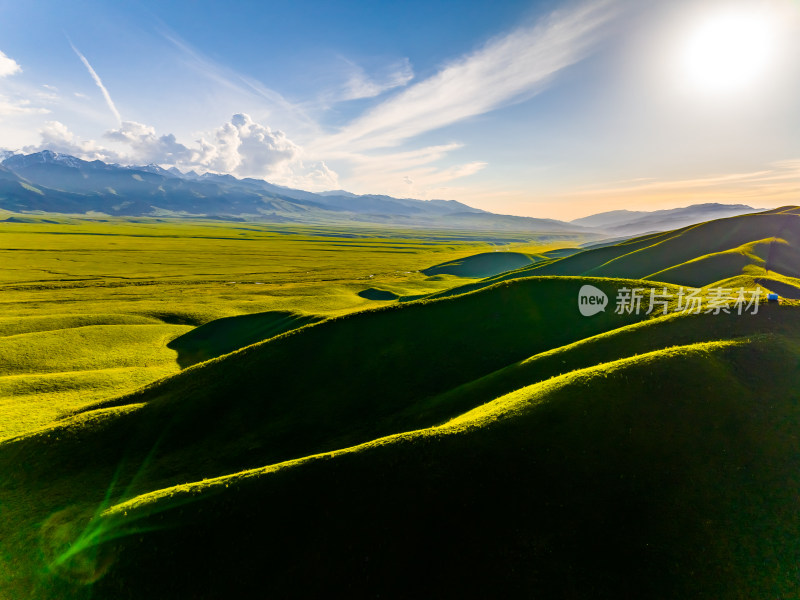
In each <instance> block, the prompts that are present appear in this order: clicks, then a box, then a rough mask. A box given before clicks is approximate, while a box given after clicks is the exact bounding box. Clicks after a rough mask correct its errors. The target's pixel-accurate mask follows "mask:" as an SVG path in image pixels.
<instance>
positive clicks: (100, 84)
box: [69, 42, 122, 125]
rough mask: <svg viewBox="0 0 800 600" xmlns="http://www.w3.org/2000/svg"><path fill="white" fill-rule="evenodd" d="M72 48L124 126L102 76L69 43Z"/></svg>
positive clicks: (110, 108) (118, 120) (118, 121)
mask: <svg viewBox="0 0 800 600" xmlns="http://www.w3.org/2000/svg"><path fill="white" fill-rule="evenodd" d="M69 45H70V47H71V48H72V50H73V52H75V54H77V55H78V58H79V59H81V62H82V63H83V65H84V66H85V67H86V70H87V71H89V75H91V77H92V79H93V80H94V83H95V85H96V86H97V87H98V88H100V91H101V92H102V94H103V98H105V100H106V104H107V105H108V109H109V110H110V111H111V112H112V113H113V115H114V117H115V118H116V119H117V123H119V124H120V125H121V124H122V117H121V116H120V114H119V111H118V110H117V107H116V105H115V104H114V101H113V100H112V99H111V94H109V93H108V89H106V86H105V85H103V80H102V79H100V76H99V75H98V74H97V72H96V71H95V70H94V69H93V68H92V65H91V64H89V61H88V60H86V57H85V56H84V55H83V54H81V53H80V51H79V50H78V49H77V48H76V47H75V46H74V45H73V43H72V42H70V43H69Z"/></svg>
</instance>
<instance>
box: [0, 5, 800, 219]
mask: <svg viewBox="0 0 800 600" xmlns="http://www.w3.org/2000/svg"><path fill="white" fill-rule="evenodd" d="M0 53H1V54H0V148H7V149H10V150H16V151H23V152H31V151H36V150H38V149H42V148H50V149H54V150H57V151H61V152H68V153H71V154H75V155H78V156H82V157H84V158H90V159H92V158H100V159H103V160H106V161H110V162H120V163H125V164H141V163H149V162H153V163H157V164H162V165H165V166H168V165H175V166H178V167H179V168H181V169H183V170H188V169H196V170H199V171H206V170H210V171H215V172H226V173H232V174H234V175H237V176H240V177H243V176H254V177H261V178H265V179H268V180H270V181H273V182H275V183H279V184H282V185H289V186H292V187H299V188H303V189H310V190H323V189H347V190H350V191H353V192H356V193H383V194H391V195H394V196H403V197H417V198H424V199H432V198H447V199H457V200H461V201H463V202H466V203H468V204H470V205H473V206H477V207H480V208H484V209H487V210H492V211H495V212H500V213H508V214H521V215H529V216H542V217H554V218H575V217H578V216H583V215H586V214H590V213H594V212H600V211H603V210H611V209H618V208H629V209H645V210H652V209H659V208H667V207H673V206H683V205H687V204H692V203H696V202H727V203H739V202H741V203H748V204H751V205H753V206H764V207H768V206H779V205H783V204H790V203H798V202H800V197H798V196H800V111H798V110H797V109H796V107H797V106H800V3H798V2H797V0H746V1H745V0H628V1H625V0H596V1H591V2H578V1H570V2H558V1H555V0H550V1H543V2H532V1H528V2H516V1H504V2H463V1H461V2H456V1H434V0H429V1H426V2H417V1H405V2H380V1H376V0H373V1H369V2H368V1H363V2H355V1H352V2H346V1H338V2H332V1H328V2H323V1H317V2H305V1H301V0H295V1H293V2H290V1H269V2H226V3H222V2H208V1H190V0H178V1H170V2H155V1H139V2H101V1H72V2H60V1H59V2H56V1H51V0H35V1H31V2H19V1H15V2H7V1H6V0H0Z"/></svg>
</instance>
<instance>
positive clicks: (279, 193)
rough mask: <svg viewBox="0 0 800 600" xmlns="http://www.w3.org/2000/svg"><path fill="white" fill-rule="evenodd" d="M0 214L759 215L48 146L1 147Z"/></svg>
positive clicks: (605, 223)
mask: <svg viewBox="0 0 800 600" xmlns="http://www.w3.org/2000/svg"><path fill="white" fill-rule="evenodd" d="M0 209H5V210H8V211H12V212H17V213H29V212H48V213H61V214H103V215H109V216H127V217H130V216H154V217H159V216H162V217H165V216H174V217H207V218H217V219H226V220H244V221H246V220H261V221H269V222H297V223H318V224H321V223H326V224H332V223H370V224H384V225H396V226H408V227H429V228H451V229H452V228H455V229H467V230H489V231H520V232H537V233H542V232H552V233H566V232H574V233H584V234H593V235H596V236H598V237H603V236H604V237H608V236H615V237H627V236H631V235H636V234H640V233H646V232H650V231H665V230H669V229H675V228H679V227H685V226H686V225H692V224H694V223H699V222H703V221H708V220H710V219H718V218H722V217H731V216H736V215H741V214H745V213H749V212H756V211H758V210H762V209H754V208H752V207H750V206H745V205H742V204H737V205H727V204H698V205H694V206H689V207H686V208H678V209H672V210H660V211H655V212H645V211H628V210H618V211H611V212H604V213H600V214H596V215H591V216H588V217H583V218H580V219H575V220H574V221H571V222H565V221H558V220H555V219H537V218H531V217H519V216H513V215H499V214H495V213H491V212H488V211H484V210H480V209H477V208H472V207H470V206H467V205H466V204H462V203H461V202H457V201H455V200H414V199H411V198H393V197H391V196H383V195H373V194H367V195H357V194H353V193H351V192H347V191H344V190H333V191H328V192H321V193H313V192H306V191H303V190H296V189H292V188H287V187H282V186H278V185H274V184H271V183H269V182H267V181H263V180H261V179H252V178H245V179H237V178H236V177H233V176H232V175H219V174H214V173H205V174H202V175H200V174H198V173H195V172H194V171H189V172H188V173H182V172H181V171H179V170H178V169H175V168H171V169H164V168H162V167H159V166H158V165H145V166H121V165H116V164H107V163H104V162H102V161H99V160H95V161H85V160H81V159H79V158H76V157H74V156H70V155H67V154H60V153H57V152H52V151H50V150H44V151H42V152H36V153H34V154H27V155H26V154H16V153H10V152H7V151H0Z"/></svg>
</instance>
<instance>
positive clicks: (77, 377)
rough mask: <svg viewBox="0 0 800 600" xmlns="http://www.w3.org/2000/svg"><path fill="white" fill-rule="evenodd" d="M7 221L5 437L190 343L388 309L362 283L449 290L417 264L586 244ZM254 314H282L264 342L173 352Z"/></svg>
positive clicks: (172, 365) (359, 231)
mask: <svg viewBox="0 0 800 600" xmlns="http://www.w3.org/2000/svg"><path fill="white" fill-rule="evenodd" d="M12 218H13V219H14V220H13V221H11V222H2V221H0V265H2V268H0V336H2V337H0V439H2V438H4V437H9V436H12V435H16V434H19V433H21V432H24V431H26V430H27V429H29V428H31V427H34V426H38V425H43V424H46V423H48V422H50V421H51V420H52V419H53V418H55V417H57V416H59V415H61V414H64V412H65V411H67V410H71V409H74V408H76V407H77V406H80V405H81V404H87V403H90V402H94V401H97V400H100V399H102V398H104V397H108V396H109V395H111V396H114V395H118V394H122V393H126V392H129V391H132V390H133V389H135V388H137V387H140V386H141V385H144V384H145V383H149V382H150V381H155V380H157V379H160V378H161V377H164V376H166V375H169V374H172V373H175V372H177V371H178V370H180V368H181V366H186V364H189V363H191V362H193V359H191V358H187V357H186V356H188V354H191V352H192V351H194V352H195V354H196V357H195V359H194V360H195V361H196V360H198V359H200V358H203V359H205V358H210V357H212V356H216V355H218V354H221V353H224V352H229V351H231V350H235V349H236V348H238V347H240V346H241V345H246V344H247V343H252V342H254V341H258V340H259V339H264V337H270V335H274V334H276V333H280V332H281V331H284V330H286V329H289V328H292V327H293V326H298V325H299V324H302V323H306V322H310V321H313V320H318V319H320V318H327V317H332V316H336V315H342V314H347V313H349V312H352V311H355V310H361V309H366V308H370V307H374V306H380V305H382V304H385V301H381V300H371V299H370V295H369V294H363V291H364V290H366V289H370V288H372V289H377V288H380V290H382V291H384V292H387V293H388V295H389V297H398V296H406V295H424V294H429V293H431V292H435V291H439V290H441V289H445V288H447V287H449V286H452V285H454V284H453V281H454V280H456V279H459V278H452V277H447V276H445V277H440V278H429V277H427V276H426V275H424V274H422V273H420V272H419V271H420V270H421V269H425V268H426V267H429V266H431V265H433V264H435V263H439V262H444V261H448V260H454V259H459V258H463V257H465V256H469V255H472V254H475V253H478V252H481V251H486V250H489V251H492V250H494V249H496V248H499V247H502V248H504V249H505V248H509V247H513V248H515V249H517V248H519V249H520V250H522V251H525V252H530V251H537V252H544V251H549V250H553V249H557V248H561V247H564V246H570V245H574V244H575V243H578V242H581V241H583V240H582V239H581V238H574V237H573V238H569V237H564V236H556V237H550V236H541V238H542V239H540V240H535V239H533V240H532V239H530V238H529V237H525V236H522V235H520V236H517V235H514V234H513V233H512V234H508V233H502V234H497V233H494V234H493V233H491V232H486V233H471V232H453V231H443V232H437V231H408V230H399V229H395V230H391V229H389V230H387V229H379V228H371V227H359V226H354V227H352V228H349V229H342V228H336V229H333V228H325V227H311V226H307V227H300V226H287V225H259V224H253V223H231V222H219V221H200V222H183V221H180V220H169V221H164V220H157V219H129V220H125V219H115V220H112V221H108V220H105V219H100V218H97V219H91V218H77V217H76V218H68V217H58V216H52V215H48V216H41V217H36V216H25V217H21V216H19V215H18V216H16V217H12ZM17 221H22V222H17ZM459 280H460V279H459ZM360 293H362V295H359V294H360ZM254 313H255V314H258V313H272V314H273V315H277V316H280V317H281V318H283V320H284V321H286V322H285V323H283V325H282V327H283V328H282V329H281V328H280V327H278V329H267V330H265V332H264V333H263V335H262V337H257V339H255V338H252V335H253V334H252V332H250V333H249V335H250V337H247V335H248V334H243V335H245V338H243V339H242V340H238V339H237V338H236V337H235V336H233V341H231V339H228V341H227V343H222V344H221V346H220V348H207V349H203V350H202V351H200V350H197V349H196V348H194V347H193V346H192V344H191V340H187V343H188V345H187V343H182V342H177V343H176V344H175V347H174V348H173V347H172V342H173V340H175V339H176V338H178V337H180V336H181V335H183V334H186V333H188V332H189V331H190V330H191V329H193V328H194V327H196V326H199V325H204V324H206V323H209V322H211V321H214V320H217V319H221V318H224V317H236V316H240V315H248V314H254ZM269 319H270V317H269V316H267V317H266V320H269ZM272 320H275V317H272ZM262 321H263V319H262ZM291 321H295V322H294V324H292V323H291ZM240 329H244V330H251V329H252V327H250V325H242V326H241V327H240ZM226 335H227V337H228V338H231V335H230V331H227V332H226ZM198 337H202V332H198V333H197V334H195V338H198ZM217 337H218V338H219V337H220V335H219V334H218V335H217ZM232 343H233V345H231V344H232ZM195 345H196V344H195ZM179 350H185V351H184V356H183V357H181V356H179V354H180V352H179ZM197 352H199V354H197ZM34 407H37V409H36V410H32V409H33V408H34Z"/></svg>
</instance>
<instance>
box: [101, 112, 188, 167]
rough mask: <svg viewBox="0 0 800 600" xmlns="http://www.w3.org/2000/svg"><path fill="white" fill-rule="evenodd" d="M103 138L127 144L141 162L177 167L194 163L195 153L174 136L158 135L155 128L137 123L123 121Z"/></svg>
mask: <svg viewBox="0 0 800 600" xmlns="http://www.w3.org/2000/svg"><path fill="white" fill-rule="evenodd" d="M103 137H105V138H106V139H109V140H113V141H116V142H121V143H123V144H126V145H127V146H128V147H130V148H131V150H132V151H133V156H135V157H136V159H137V160H138V161H139V162H145V163H155V164H170V165H177V164H181V163H186V162H191V161H192V156H193V152H192V151H191V150H190V149H189V148H187V147H186V146H184V145H183V144H181V143H180V142H178V140H177V139H175V136H174V135H173V134H171V133H170V134H167V135H157V134H156V130H155V129H154V128H152V127H149V126H147V125H142V124H141V123H136V122H135V121H123V122H122V124H121V125H120V127H119V129H112V130H111V131H107V132H106V133H105V135H104V136H103Z"/></svg>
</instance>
